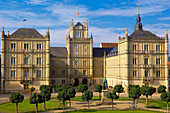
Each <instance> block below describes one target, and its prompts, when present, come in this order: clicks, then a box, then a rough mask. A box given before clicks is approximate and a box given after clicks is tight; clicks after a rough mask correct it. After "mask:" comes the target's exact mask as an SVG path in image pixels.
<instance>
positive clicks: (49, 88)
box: [40, 85, 52, 93]
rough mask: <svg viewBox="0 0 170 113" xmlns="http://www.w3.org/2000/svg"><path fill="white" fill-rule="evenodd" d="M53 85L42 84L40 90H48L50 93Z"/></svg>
mask: <svg viewBox="0 0 170 113" xmlns="http://www.w3.org/2000/svg"><path fill="white" fill-rule="evenodd" d="M51 89H52V88H51V86H50V85H41V86H40V91H41V92H42V91H44V90H45V91H48V92H49V93H51Z"/></svg>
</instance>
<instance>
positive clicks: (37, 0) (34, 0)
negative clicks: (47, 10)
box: [25, 0, 49, 5]
mask: <svg viewBox="0 0 170 113" xmlns="http://www.w3.org/2000/svg"><path fill="white" fill-rule="evenodd" d="M48 1H49V0H26V1H25V2H26V3H28V4H33V5H46V3H47V2H48Z"/></svg>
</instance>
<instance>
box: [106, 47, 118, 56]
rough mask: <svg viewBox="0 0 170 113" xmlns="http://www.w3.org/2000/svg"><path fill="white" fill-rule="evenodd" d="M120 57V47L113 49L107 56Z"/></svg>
mask: <svg viewBox="0 0 170 113" xmlns="http://www.w3.org/2000/svg"><path fill="white" fill-rule="evenodd" d="M115 55H118V46H117V47H114V48H112V50H111V51H110V52H109V53H108V54H107V56H115Z"/></svg>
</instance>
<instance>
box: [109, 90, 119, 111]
mask: <svg viewBox="0 0 170 113" xmlns="http://www.w3.org/2000/svg"><path fill="white" fill-rule="evenodd" d="M106 97H107V98H108V99H111V100H112V110H113V99H118V98H119V96H117V94H116V91H114V90H113V92H112V93H111V92H109V93H108V94H107V95H106Z"/></svg>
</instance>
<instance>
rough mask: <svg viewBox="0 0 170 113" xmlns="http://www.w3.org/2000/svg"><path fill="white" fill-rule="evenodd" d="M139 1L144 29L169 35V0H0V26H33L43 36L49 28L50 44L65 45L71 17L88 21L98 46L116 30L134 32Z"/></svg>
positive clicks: (115, 38)
mask: <svg viewBox="0 0 170 113" xmlns="http://www.w3.org/2000/svg"><path fill="white" fill-rule="evenodd" d="M138 4H139V12H140V15H141V18H142V24H143V26H144V27H143V28H144V30H149V31H151V32H153V33H155V34H156V35H158V36H160V37H164V36H165V32H166V29H167V30H168V33H169V34H170V7H169V6H170V0H0V27H1V28H0V29H1V31H2V27H3V26H4V27H5V32H6V33H7V31H8V30H9V32H10V34H11V33H13V32H14V31H16V30H17V29H19V28H35V29H36V30H37V31H39V32H40V33H41V34H42V35H45V33H46V30H47V28H48V27H49V29H50V36H51V38H50V46H51V47H64V46H65V40H66V34H68V32H69V28H70V22H71V20H72V19H73V20H74V25H75V24H76V23H77V22H78V21H80V22H81V23H82V24H84V22H85V21H86V20H88V23H89V35H90V32H92V34H93V38H94V46H95V47H97V46H100V43H101V42H110V43H112V42H113V43H115V42H117V41H118V33H119V32H120V34H121V37H124V36H125V32H126V29H128V33H129V34H131V33H132V32H133V31H134V25H135V23H136V17H137V12H138ZM78 12H79V16H78ZM25 18H28V20H27V21H25V22H24V21H23V19H25ZM169 36H170V35H169Z"/></svg>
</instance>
